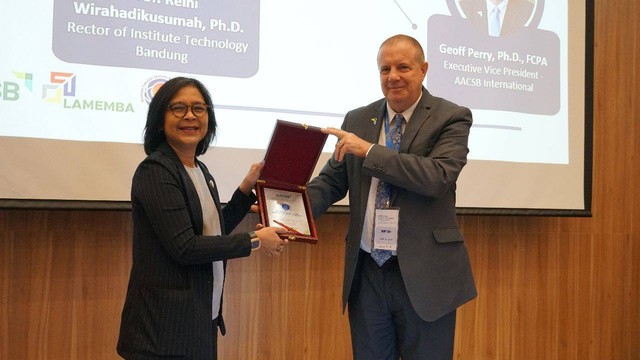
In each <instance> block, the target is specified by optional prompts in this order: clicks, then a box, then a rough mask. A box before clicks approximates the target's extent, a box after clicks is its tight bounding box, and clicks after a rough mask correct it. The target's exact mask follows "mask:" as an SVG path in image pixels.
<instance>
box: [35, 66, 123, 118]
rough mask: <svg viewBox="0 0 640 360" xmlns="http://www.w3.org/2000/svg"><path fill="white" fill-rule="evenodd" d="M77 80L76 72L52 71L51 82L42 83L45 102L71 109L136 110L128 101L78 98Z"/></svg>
mask: <svg viewBox="0 0 640 360" xmlns="http://www.w3.org/2000/svg"><path fill="white" fill-rule="evenodd" d="M76 80H77V77H76V75H75V74H74V73H65V72H58V71H52V72H51V74H50V76H49V84H44V85H42V99H43V100H44V101H45V102H50V103H58V104H59V103H62V107H63V108H65V109H69V110H95V111H110V112H134V110H133V105H132V104H131V103H128V102H121V101H110V100H104V99H78V98H76Z"/></svg>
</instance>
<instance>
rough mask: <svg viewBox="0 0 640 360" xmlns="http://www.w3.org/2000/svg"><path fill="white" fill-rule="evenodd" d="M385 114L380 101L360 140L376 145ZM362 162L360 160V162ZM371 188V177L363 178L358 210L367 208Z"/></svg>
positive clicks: (384, 102) (384, 105)
mask: <svg viewBox="0 0 640 360" xmlns="http://www.w3.org/2000/svg"><path fill="white" fill-rule="evenodd" d="M386 112H387V102H386V101H381V105H380V106H379V107H377V108H375V109H374V110H373V112H372V113H371V116H370V118H369V119H367V120H366V121H367V123H366V124H365V125H364V132H363V134H362V139H364V140H366V141H368V142H370V143H373V144H377V143H378V139H380V132H381V131H382V124H383V123H384V117H385V116H386ZM360 161H362V160H360ZM370 188H371V177H370V176H363V177H362V179H361V186H360V208H361V209H366V208H367V201H368V200H369V189H370ZM364 213H365V212H364V211H362V214H361V219H360V221H364Z"/></svg>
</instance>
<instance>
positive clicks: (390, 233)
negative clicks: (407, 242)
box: [373, 208, 400, 251]
mask: <svg viewBox="0 0 640 360" xmlns="http://www.w3.org/2000/svg"><path fill="white" fill-rule="evenodd" d="M399 220H400V209H399V208H386V209H376V211H375V216H374V227H373V248H374V249H378V250H392V251H395V250H396V249H397V248H398V222H399Z"/></svg>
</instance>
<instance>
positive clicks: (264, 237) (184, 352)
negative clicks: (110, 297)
mask: <svg viewBox="0 0 640 360" xmlns="http://www.w3.org/2000/svg"><path fill="white" fill-rule="evenodd" d="M215 129H216V120H215V116H214V113H213V108H212V106H211V96H210V95H209V92H208V91H207V89H206V88H205V87H204V85H202V83H200V82H199V81H198V80H195V79H190V78H183V77H178V78H174V79H172V80H169V81H167V82H166V83H165V84H164V85H163V86H162V87H161V88H160V89H159V90H158V92H157V94H156V95H155V96H154V97H153V100H152V101H151V104H150V105H149V112H148V114H147V123H146V125H145V130H144V150H145V152H146V153H147V155H148V157H147V158H146V159H145V160H144V161H142V163H141V164H140V165H139V166H138V169H137V170H136V172H135V175H134V176H133V183H132V188H131V206H132V217H133V266H132V268H131V275H130V279H129V286H128V290H127V297H126V300H125V304H124V308H123V310H122V320H121V324H120V337H119V340H118V348H117V350H118V354H120V355H121V356H122V357H124V358H125V359H158V358H162V359H216V358H217V354H216V353H217V331H218V330H217V328H218V327H220V331H221V333H222V334H223V335H224V333H225V327H224V322H223V319H222V314H221V309H222V306H221V299H222V287H223V281H224V265H225V261H226V260H227V259H231V258H238V257H243V256H248V255H249V254H251V252H252V250H257V249H260V250H261V251H264V252H267V253H269V254H274V255H278V254H279V253H280V252H281V251H282V249H283V246H284V245H286V243H287V241H286V240H284V241H283V240H281V239H280V237H279V236H278V233H280V232H283V231H285V230H284V229H279V228H273V227H266V228H261V229H260V230H257V231H255V232H253V231H252V232H250V233H241V234H235V235H228V233H229V232H230V231H231V230H233V229H234V228H235V227H236V225H237V224H238V223H239V222H240V221H241V220H242V219H243V218H244V216H245V215H246V214H247V212H248V211H249V209H250V207H251V205H252V204H253V203H254V201H255V195H254V194H253V193H252V189H253V187H254V185H255V183H256V181H257V179H258V177H259V175H260V171H261V169H262V165H261V164H253V165H252V166H251V169H250V170H249V172H248V174H247V175H246V177H245V178H244V180H243V181H242V183H241V184H240V186H239V187H238V189H237V190H236V191H235V193H234V194H233V196H232V198H231V200H230V201H229V202H228V204H227V205H226V206H225V207H224V208H221V206H220V200H219V198H218V193H217V188H216V186H215V181H214V179H213V177H212V176H211V174H210V173H209V171H208V170H207V168H206V166H205V165H204V164H203V163H202V162H200V161H199V160H197V158H196V157H197V156H199V155H202V154H204V153H205V152H206V151H207V148H208V147H209V145H210V143H211V141H212V140H213V138H214V137H215Z"/></svg>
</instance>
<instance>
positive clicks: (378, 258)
mask: <svg viewBox="0 0 640 360" xmlns="http://www.w3.org/2000/svg"><path fill="white" fill-rule="evenodd" d="M393 120H394V121H395V123H394V126H393V127H392V128H391V129H389V130H388V131H387V133H386V144H387V147H390V148H392V149H394V150H396V151H397V150H400V141H402V123H403V122H404V117H403V116H402V114H396V116H394V118H393ZM390 197H391V184H387V183H385V182H384V181H382V180H380V181H379V182H378V189H377V191H376V209H385V208H388V207H389V198H390ZM373 232H374V235H373V236H375V229H374V231H373ZM371 257H373V260H375V262H376V263H377V264H378V266H382V265H383V264H384V263H385V262H386V261H387V260H389V259H390V258H391V250H380V249H373V250H371Z"/></svg>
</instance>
